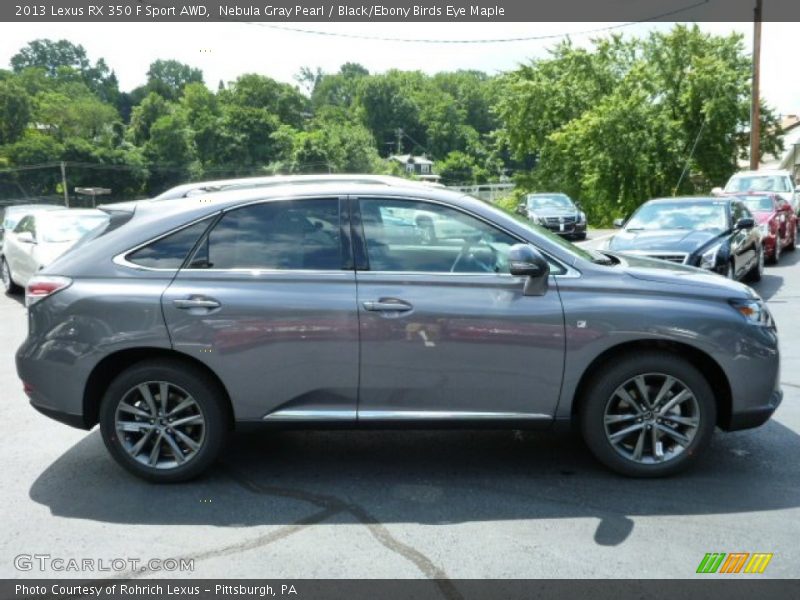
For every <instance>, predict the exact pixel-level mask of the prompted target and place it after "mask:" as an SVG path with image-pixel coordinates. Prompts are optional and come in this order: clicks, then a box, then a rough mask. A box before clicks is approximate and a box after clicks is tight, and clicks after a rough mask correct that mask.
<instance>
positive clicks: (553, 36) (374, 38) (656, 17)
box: [139, 0, 711, 44]
mask: <svg viewBox="0 0 800 600" xmlns="http://www.w3.org/2000/svg"><path fill="white" fill-rule="evenodd" d="M710 1H711V0H698V1H697V2H694V3H692V4H689V5H686V6H683V7H681V8H676V9H674V10H671V11H667V12H664V13H660V14H657V15H653V16H651V17H647V18H644V19H640V20H638V21H628V22H626V23H618V24H616V25H608V26H606V27H596V28H594V29H585V30H582V31H571V32H566V33H550V34H545V35H530V36H519V37H509V38H489V39H460V40H445V39H436V38H403V37H390V36H377V35H365V34H360V33H341V32H335V31H320V30H319V29H305V28H302V27H290V26H287V25H276V24H274V23H264V22H261V21H243V20H241V19H236V18H231V17H226V18H223V19H221V20H223V21H229V22H232V23H243V24H245V25H254V26H258V27H266V28H268V29H274V30H277V31H285V32H289V33H302V34H304V35H318V36H325V37H338V38H347V39H355V40H367V41H374V42H399V43H406V44H507V43H516V42H534V41H541V40H552V39H558V38H563V37H568V36H571V35H575V36H579V35H589V34H592V33H604V32H607V31H614V30H617V29H623V28H625V27H632V26H633V25H639V24H641V23H650V22H653V21H659V20H662V19H667V18H668V17H672V16H675V15H677V14H680V13H683V12H687V11H690V10H692V9H695V8H698V7H700V6H703V5H705V4H708V3H709V2H710ZM139 4H141V5H143V6H154V7H162V8H163V7H164V6H165V5H163V4H159V3H157V2H146V1H145V0H139Z"/></svg>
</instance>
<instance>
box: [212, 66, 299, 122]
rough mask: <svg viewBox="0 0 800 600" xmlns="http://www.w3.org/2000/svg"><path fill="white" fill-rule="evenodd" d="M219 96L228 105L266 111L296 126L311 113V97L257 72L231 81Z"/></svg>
mask: <svg viewBox="0 0 800 600" xmlns="http://www.w3.org/2000/svg"><path fill="white" fill-rule="evenodd" d="M219 98H220V101H221V102H222V103H223V104H226V105H232V106H237V107H241V108H251V109H260V110H264V111H266V112H268V113H270V114H272V115H275V116H276V117H277V118H278V120H279V121H280V122H281V123H287V124H289V125H291V126H292V127H295V128H297V129H301V128H302V127H303V124H304V122H305V120H306V118H307V117H308V116H309V100H308V98H306V97H305V96H303V95H302V94H301V93H300V92H299V91H298V90H297V89H296V88H295V87H293V86H291V85H289V84H286V83H280V82H278V81H275V80H274V79H271V78H269V77H264V76H263V75H257V74H255V73H248V74H246V75H242V76H240V77H239V78H237V79H236V81H232V82H231V83H230V84H229V85H228V87H227V88H226V89H224V90H222V91H220V92H219Z"/></svg>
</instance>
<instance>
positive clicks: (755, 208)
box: [739, 196, 774, 212]
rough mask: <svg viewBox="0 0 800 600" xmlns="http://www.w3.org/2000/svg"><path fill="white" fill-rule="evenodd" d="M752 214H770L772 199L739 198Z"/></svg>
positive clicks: (761, 197)
mask: <svg viewBox="0 0 800 600" xmlns="http://www.w3.org/2000/svg"><path fill="white" fill-rule="evenodd" d="M739 197H740V198H741V199H742V202H743V203H744V205H745V206H746V207H747V208H749V209H750V210H751V211H752V212H772V211H773V210H774V208H773V206H772V198H770V197H769V196H739Z"/></svg>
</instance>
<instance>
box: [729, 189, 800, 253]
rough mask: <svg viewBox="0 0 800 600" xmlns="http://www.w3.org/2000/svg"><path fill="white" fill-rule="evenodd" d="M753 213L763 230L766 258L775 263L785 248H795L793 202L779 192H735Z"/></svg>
mask: <svg viewBox="0 0 800 600" xmlns="http://www.w3.org/2000/svg"><path fill="white" fill-rule="evenodd" d="M735 195H736V196H738V197H739V198H741V200H742V202H743V203H744V205H745V206H747V208H748V209H749V210H750V212H751V213H753V217H755V220H756V224H757V225H758V228H759V230H760V231H761V239H762V244H763V246H764V255H765V258H766V259H767V260H768V261H769V262H771V263H773V264H775V263H777V262H778V261H779V260H780V258H781V252H783V251H784V250H794V248H795V244H796V242H797V215H796V214H795V212H794V210H792V206H791V204H789V203H788V202H787V201H786V200H784V199H783V198H781V197H780V196H779V195H778V194H772V193H769V192H751V193H748V194H735Z"/></svg>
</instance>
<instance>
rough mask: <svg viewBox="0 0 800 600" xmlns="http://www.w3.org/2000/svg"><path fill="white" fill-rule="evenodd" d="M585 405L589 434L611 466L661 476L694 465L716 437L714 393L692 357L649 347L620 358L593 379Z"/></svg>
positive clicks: (583, 417) (638, 474) (583, 422)
mask: <svg viewBox="0 0 800 600" xmlns="http://www.w3.org/2000/svg"><path fill="white" fill-rule="evenodd" d="M588 389H589V392H588V394H587V395H586V397H585V399H584V402H583V403H582V406H581V411H580V424H581V431H582V433H583V437H584V439H585V440H586V443H587V445H588V446H589V448H590V450H591V451H592V453H593V454H594V455H595V456H596V457H597V458H598V459H599V460H600V462H602V463H603V464H605V465H606V466H607V467H609V468H611V469H613V470H614V471H616V472H618V473H621V474H623V475H628V476H631V477H661V476H666V475H672V474H674V473H678V472H679V471H682V470H684V469H686V468H687V467H689V466H690V465H691V464H692V463H693V462H694V461H696V460H697V458H698V457H699V456H700V455H701V454H702V451H703V450H704V449H705V448H706V446H707V445H708V443H709V442H710V440H711V436H712V434H713V432H714V425H715V423H716V405H715V402H714V395H713V392H712V390H711V387H710V386H709V384H708V382H707V381H706V379H705V378H704V377H703V375H702V374H701V373H700V372H699V371H698V370H697V369H695V368H694V367H693V366H692V365H691V364H689V363H688V362H687V361H685V360H683V359H681V358H679V357H677V356H674V355H672V354H667V353H656V352H647V353H642V354H638V355H628V356H627V357H625V358H623V359H622V360H618V361H615V364H614V365H613V366H611V367H610V368H609V369H607V370H604V371H603V372H601V373H600V374H599V375H598V376H596V377H595V378H594V380H593V381H592V382H591V383H590V386H589V388H588Z"/></svg>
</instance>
